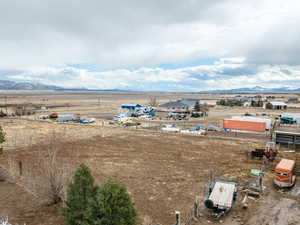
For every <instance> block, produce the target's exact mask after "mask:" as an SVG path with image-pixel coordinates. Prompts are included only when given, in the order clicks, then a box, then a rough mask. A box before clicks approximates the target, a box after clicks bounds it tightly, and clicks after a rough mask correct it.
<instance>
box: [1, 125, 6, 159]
mask: <svg viewBox="0 0 300 225" xmlns="http://www.w3.org/2000/svg"><path fill="white" fill-rule="evenodd" d="M4 142H5V132H4V131H3V129H2V127H1V126H0V144H2V143H4ZM2 152H3V147H2V146H0V154H1V153H2Z"/></svg>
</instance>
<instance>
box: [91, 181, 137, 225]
mask: <svg viewBox="0 0 300 225" xmlns="http://www.w3.org/2000/svg"><path fill="white" fill-rule="evenodd" d="M89 213H90V217H91V218H95V220H94V221H95V223H94V224H95V225H135V224H136V216H137V214H136V211H135V209H134V206H133V203H132V200H131V197H130V195H129V194H128V192H127V189H126V187H125V186H124V185H122V184H120V183H118V182H116V181H114V180H112V179H111V178H109V179H108V181H107V182H106V183H105V184H103V185H101V186H100V189H99V194H97V197H96V200H95V201H92V204H91V208H90V211H89Z"/></svg>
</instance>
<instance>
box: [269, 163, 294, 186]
mask: <svg viewBox="0 0 300 225" xmlns="http://www.w3.org/2000/svg"><path fill="white" fill-rule="evenodd" d="M294 168H295V161H294V160H290V159H281V161H280V162H279V163H278V164H277V166H276V168H275V178H274V183H275V184H276V185H277V186H279V187H292V186H293V185H294V184H295V180H296V176H295V175H294V174H293V172H294Z"/></svg>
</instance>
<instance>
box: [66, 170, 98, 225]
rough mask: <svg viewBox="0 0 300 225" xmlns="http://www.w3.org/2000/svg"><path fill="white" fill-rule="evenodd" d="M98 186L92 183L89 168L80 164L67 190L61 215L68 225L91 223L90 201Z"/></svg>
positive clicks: (92, 222)
mask: <svg viewBox="0 0 300 225" xmlns="http://www.w3.org/2000/svg"><path fill="white" fill-rule="evenodd" d="M98 189H99V187H98V186H97V185H96V184H95V183H94V178H93V176H92V175H91V171H90V169H89V168H88V167H87V166H85V165H83V164H82V165H80V167H79V168H78V169H77V170H76V172H75V175H74V177H73V180H72V182H71V183H70V184H69V187H68V191H67V200H66V202H65V206H64V207H63V215H64V216H65V217H66V220H67V224H68V225H92V224H94V220H93V219H92V218H91V217H90V216H89V214H88V209H89V205H90V202H91V201H92V199H93V198H95V197H96V195H97V193H98Z"/></svg>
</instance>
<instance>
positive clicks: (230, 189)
mask: <svg viewBox="0 0 300 225" xmlns="http://www.w3.org/2000/svg"><path fill="white" fill-rule="evenodd" d="M236 198H237V184H236V183H234V182H228V181H216V182H215V183H214V184H213V185H212V186H211V187H210V190H209V196H208V199H207V200H205V202H204V205H205V206H206V208H208V209H211V210H213V216H214V217H215V218H219V217H220V216H221V215H223V214H224V213H226V212H228V211H229V210H230V209H231V208H232V205H233V202H234V201H235V200H236Z"/></svg>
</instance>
